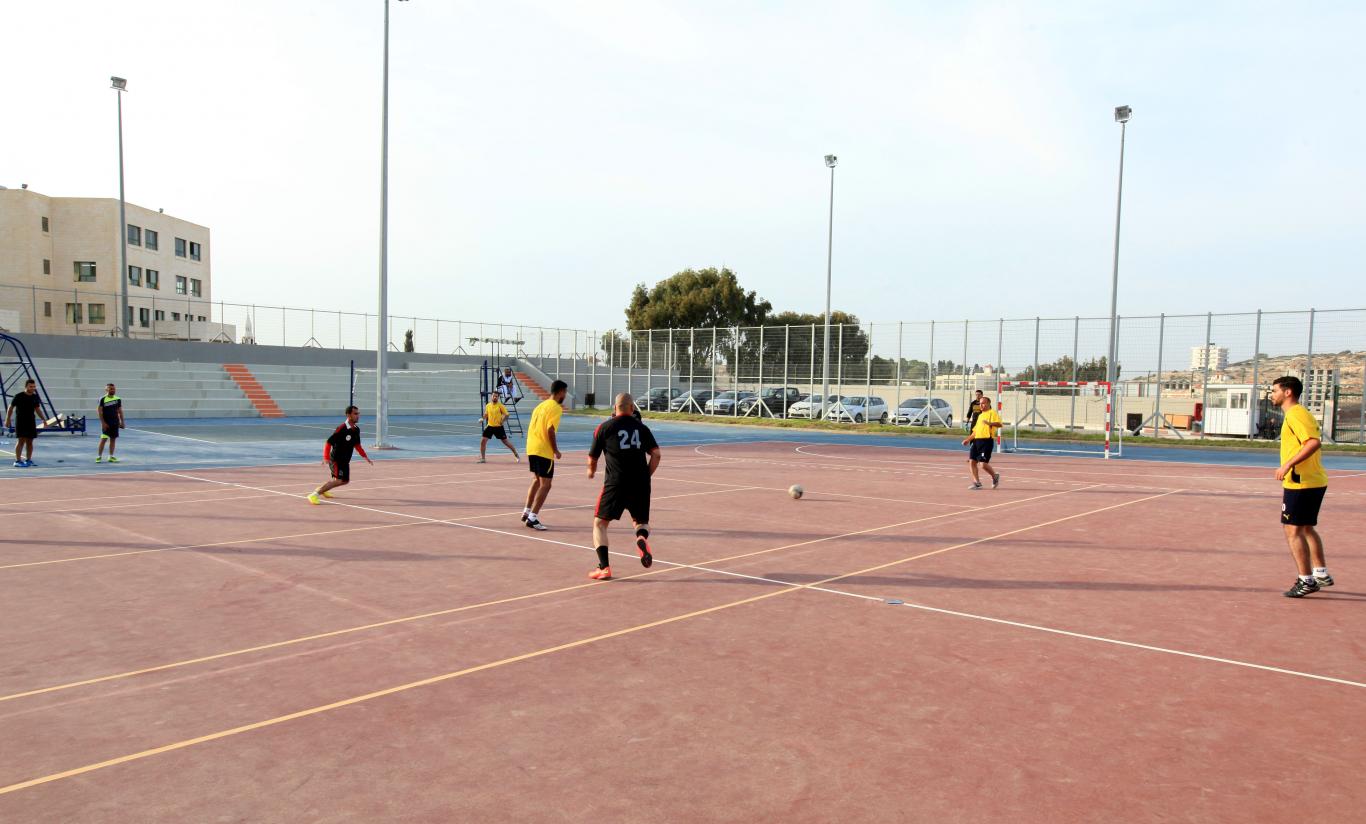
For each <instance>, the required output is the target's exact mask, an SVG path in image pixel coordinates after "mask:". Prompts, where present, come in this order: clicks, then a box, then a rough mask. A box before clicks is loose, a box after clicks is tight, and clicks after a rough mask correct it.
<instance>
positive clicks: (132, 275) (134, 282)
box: [128, 266, 142, 286]
mask: <svg viewBox="0 0 1366 824" xmlns="http://www.w3.org/2000/svg"><path fill="white" fill-rule="evenodd" d="M128 285H129V286H141V285H142V267H141V266H129V267H128Z"/></svg>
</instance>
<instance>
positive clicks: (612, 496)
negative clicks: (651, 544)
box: [593, 484, 650, 524]
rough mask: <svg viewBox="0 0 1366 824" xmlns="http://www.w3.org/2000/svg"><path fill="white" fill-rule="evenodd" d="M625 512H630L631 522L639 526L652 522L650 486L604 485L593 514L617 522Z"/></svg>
mask: <svg viewBox="0 0 1366 824" xmlns="http://www.w3.org/2000/svg"><path fill="white" fill-rule="evenodd" d="M623 512H630V513H631V520H633V521H635V522H636V523H638V524H648V523H649V522H650V486H649V484H646V485H644V486H642V485H640V484H603V487H602V493H601V494H599V495H598V507H597V510H596V511H595V512H594V513H593V514H594V515H596V516H597V517H599V518H601V519H603V520H604V521H615V520H618V519H620V518H621V513H623Z"/></svg>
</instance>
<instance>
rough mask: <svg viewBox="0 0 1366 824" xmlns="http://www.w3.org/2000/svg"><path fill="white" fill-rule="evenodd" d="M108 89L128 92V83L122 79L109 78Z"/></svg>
mask: <svg viewBox="0 0 1366 824" xmlns="http://www.w3.org/2000/svg"><path fill="white" fill-rule="evenodd" d="M109 88H111V89H118V90H119V91H121V92H126V91H128V81H127V80H124V79H123V78H122V77H111V78H109Z"/></svg>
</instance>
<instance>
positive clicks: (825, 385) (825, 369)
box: [818, 155, 835, 420]
mask: <svg viewBox="0 0 1366 824" xmlns="http://www.w3.org/2000/svg"><path fill="white" fill-rule="evenodd" d="M825 165H826V166H829V167H830V224H829V230H828V234H827V236H826V245H825V345H824V347H823V348H822V349H821V400H820V418H824V417H825V413H826V411H827V410H826V408H825V405H826V403H827V402H828V398H829V397H830V274H831V270H832V265H833V263H834V260H835V156H834V155H826V156H825ZM820 418H818V420H819V419H820Z"/></svg>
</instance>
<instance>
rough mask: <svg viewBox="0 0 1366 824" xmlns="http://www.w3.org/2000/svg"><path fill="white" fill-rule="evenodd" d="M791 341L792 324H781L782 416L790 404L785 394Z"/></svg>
mask: <svg viewBox="0 0 1366 824" xmlns="http://www.w3.org/2000/svg"><path fill="white" fill-rule="evenodd" d="M791 343H792V325H791V324H783V417H784V418H785V417H787V410H788V407H790V406H792V404H791V403H788V400H790V398H788V394H787V387H788V377H790V372H788V355H790V354H791V350H790V346H791Z"/></svg>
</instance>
